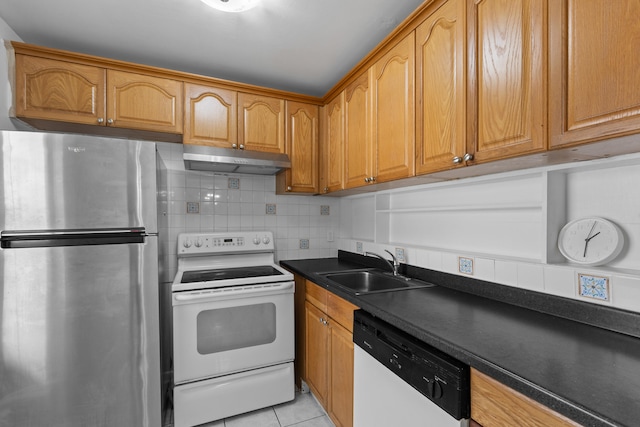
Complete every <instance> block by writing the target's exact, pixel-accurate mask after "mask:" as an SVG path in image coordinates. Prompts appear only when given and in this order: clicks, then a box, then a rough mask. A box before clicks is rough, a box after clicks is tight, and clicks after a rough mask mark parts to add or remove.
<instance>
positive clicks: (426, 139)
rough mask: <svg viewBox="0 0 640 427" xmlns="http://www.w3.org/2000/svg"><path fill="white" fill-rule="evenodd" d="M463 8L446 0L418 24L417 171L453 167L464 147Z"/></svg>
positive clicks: (458, 0)
mask: <svg viewBox="0 0 640 427" xmlns="http://www.w3.org/2000/svg"><path fill="white" fill-rule="evenodd" d="M465 11H466V8H465V2H464V1H463V0H449V1H448V2H446V3H445V4H444V5H442V6H441V7H440V8H439V9H438V10H437V11H435V12H434V14H433V15H431V16H430V17H429V18H428V19H427V20H426V21H425V22H424V23H422V24H421V25H420V26H419V27H418V28H417V29H416V45H417V46H416V62H417V64H418V68H417V70H418V73H417V75H416V79H417V86H418V91H419V97H418V99H420V100H421V102H420V103H419V105H420V107H419V109H420V113H419V114H418V119H417V122H418V123H417V126H416V141H417V142H416V173H417V174H421V173H428V172H434V171H438V170H445V169H450V168H452V167H455V166H456V163H454V162H453V159H454V157H462V156H464V154H465V152H466V137H465V131H466V121H465V120H466V91H465V77H466V61H465V54H466V51H465V45H466V43H465V37H466V32H465V29H466V27H465V16H466V15H465ZM458 165H461V163H458Z"/></svg>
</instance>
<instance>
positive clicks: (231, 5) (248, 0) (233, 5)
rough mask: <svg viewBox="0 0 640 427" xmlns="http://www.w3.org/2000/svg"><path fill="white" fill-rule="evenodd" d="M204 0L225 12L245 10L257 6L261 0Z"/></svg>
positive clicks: (203, 0)
mask: <svg viewBox="0 0 640 427" xmlns="http://www.w3.org/2000/svg"><path fill="white" fill-rule="evenodd" d="M202 2H203V3H205V4H206V5H208V6H211V7H212V8H214V9H218V10H221V11H223V12H244V11H245V10H249V9H253V8H254V7H256V6H257V5H258V3H260V0H202Z"/></svg>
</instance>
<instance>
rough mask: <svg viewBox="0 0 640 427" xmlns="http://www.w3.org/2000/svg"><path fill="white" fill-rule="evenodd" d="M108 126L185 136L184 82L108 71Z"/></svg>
mask: <svg viewBox="0 0 640 427" xmlns="http://www.w3.org/2000/svg"><path fill="white" fill-rule="evenodd" d="M107 98H108V99H109V102H108V104H107V120H109V119H111V120H113V124H110V123H107V125H111V126H115V127H120V128H131V129H144V130H150V131H157V132H171V133H182V115H183V114H182V82H179V81H177V80H170V79H164V78H160V77H151V76H146V75H142V74H133V73H127V72H123V71H114V70H107Z"/></svg>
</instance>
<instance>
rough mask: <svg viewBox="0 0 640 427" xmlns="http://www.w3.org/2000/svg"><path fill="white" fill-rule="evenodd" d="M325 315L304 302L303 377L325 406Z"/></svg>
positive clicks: (326, 340) (327, 345)
mask: <svg viewBox="0 0 640 427" xmlns="http://www.w3.org/2000/svg"><path fill="white" fill-rule="evenodd" d="M326 317H327V315H326V313H324V312H322V311H320V310H319V309H318V308H316V307H315V306H314V305H313V304H311V303H309V302H307V303H306V304H305V318H306V327H305V337H306V346H305V356H306V357H305V361H306V373H305V378H306V380H307V385H308V386H309V388H310V389H311V391H312V392H313V394H314V395H315V396H316V398H317V399H318V401H319V402H320V404H322V406H324V407H325V408H326V407H327V403H328V399H327V394H328V391H329V372H328V367H329V351H328V350H329V329H328V328H327V326H326V325H325V323H324V322H326Z"/></svg>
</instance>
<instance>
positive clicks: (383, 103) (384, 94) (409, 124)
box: [372, 33, 415, 182]
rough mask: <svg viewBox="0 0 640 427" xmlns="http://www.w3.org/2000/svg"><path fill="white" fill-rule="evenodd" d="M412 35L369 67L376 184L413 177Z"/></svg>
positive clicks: (413, 94) (413, 55)
mask: <svg viewBox="0 0 640 427" xmlns="http://www.w3.org/2000/svg"><path fill="white" fill-rule="evenodd" d="M414 50H415V40H414V33H411V34H409V35H408V36H407V37H406V38H405V39H404V40H402V41H401V42H400V43H398V44H397V45H396V46H395V47H394V48H393V49H391V50H390V51H389V52H388V53H387V54H386V55H385V56H383V57H382V58H381V59H380V60H379V61H378V62H377V63H376V64H375V65H374V66H373V67H374V72H373V87H372V90H373V105H372V108H373V112H374V113H373V133H372V135H373V139H374V141H375V143H374V145H375V147H376V149H377V157H376V164H377V172H376V174H375V178H376V181H378V182H384V181H391V180H394V179H399V178H406V177H410V176H413V175H414V172H415V170H414V149H415V93H414V74H415V70H414V66H415V51H414Z"/></svg>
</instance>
